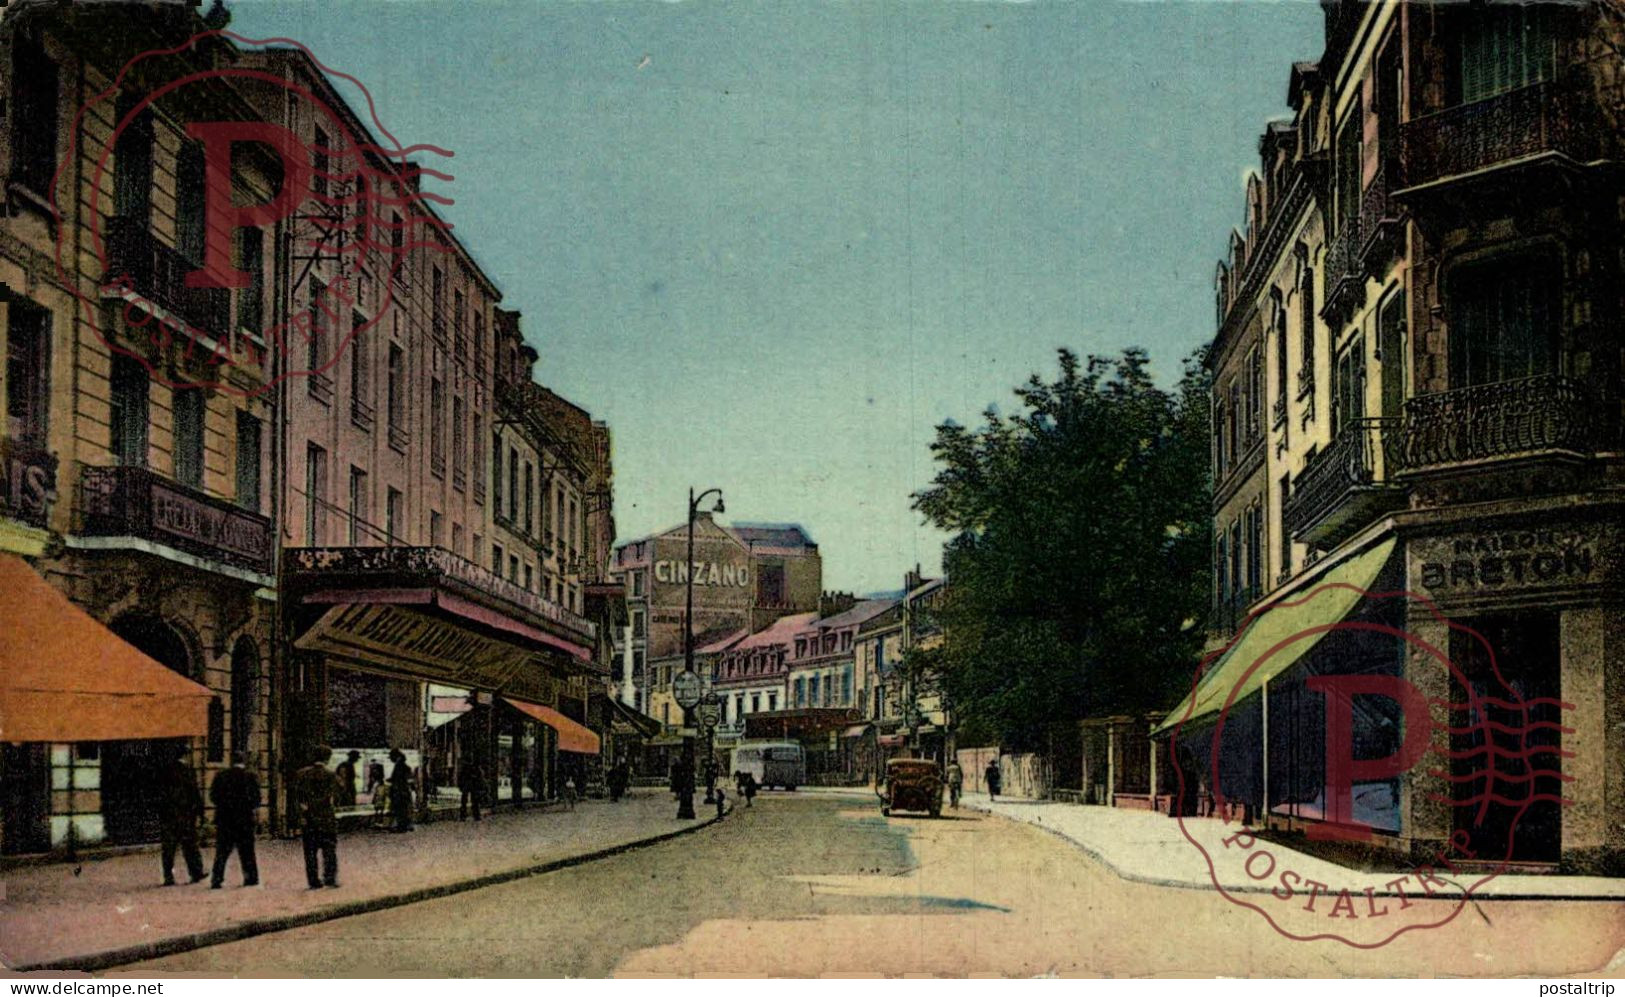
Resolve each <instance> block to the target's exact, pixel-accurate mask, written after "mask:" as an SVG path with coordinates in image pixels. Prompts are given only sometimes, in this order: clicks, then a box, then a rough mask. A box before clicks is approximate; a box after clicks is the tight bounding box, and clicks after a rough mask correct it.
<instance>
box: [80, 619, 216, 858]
mask: <svg viewBox="0 0 1625 997" xmlns="http://www.w3.org/2000/svg"><path fill="white" fill-rule="evenodd" d="M109 629H111V630H112V631H113V633H115V634H117V635H118V636H119V637H120V638H121V639H122V640H124V641H126V642H128V643H129V644H130V646H132V647H134V648H135V649H136V650H138V651H140V652H141V653H143V654H145V655H146V656H147V657H149V658H151V659H153V660H154V661H157V662H158V663H160V664H162V665H164V666H165V667H167V668H170V669H172V670H174V671H176V672H179V673H180V674H182V675H185V676H186V677H187V678H189V679H194V680H196V679H197V678H198V676H199V672H200V667H199V662H200V660H201V659H200V658H199V657H198V656H197V655H195V654H193V653H192V651H191V649H190V648H189V646H188V645H187V642H186V639H185V638H184V637H182V636H181V634H180V632H179V631H177V630H176V629H175V628H174V627H173V626H171V625H170V624H168V623H165V622H164V621H163V620H161V619H159V618H158V617H157V616H154V615H151V614H147V613H129V614H126V615H124V616H121V617H119V618H118V619H117V620H114V621H113V624H112V626H111V627H110V628H109ZM185 747H186V739H185V738H169V739H162V740H141V741H108V742H107V743H106V744H105V745H104V746H103V748H102V766H101V780H100V781H101V797H102V826H103V832H104V833H105V834H106V837H107V840H108V841H110V842H112V843H113V844H132V843H136V842H143V841H152V840H154V839H156V838H157V837H158V812H157V807H156V799H155V796H156V794H155V793H154V792H153V791H152V790H153V787H154V786H155V785H156V784H157V779H158V776H159V774H160V772H161V771H162V768H163V766H165V765H167V764H168V763H169V762H170V761H171V760H173V759H174V757H175V755H176V753H177V752H179V751H181V750H183V749H184V748H185Z"/></svg>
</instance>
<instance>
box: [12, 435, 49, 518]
mask: <svg viewBox="0 0 1625 997" xmlns="http://www.w3.org/2000/svg"><path fill="white" fill-rule="evenodd" d="M56 465H57V459H56V455H55V454H53V453H50V452H49V451H47V450H45V449H43V448H41V447H37V446H32V445H29V444H25V443H19V442H17V441H16V440H10V439H7V440H0V515H4V516H6V517H7V518H8V519H14V520H17V521H18V522H21V523H27V524H28V525H30V526H37V527H40V528H41V529H44V528H46V526H47V524H48V523H49V521H50V517H51V505H52V503H54V502H55V501H56Z"/></svg>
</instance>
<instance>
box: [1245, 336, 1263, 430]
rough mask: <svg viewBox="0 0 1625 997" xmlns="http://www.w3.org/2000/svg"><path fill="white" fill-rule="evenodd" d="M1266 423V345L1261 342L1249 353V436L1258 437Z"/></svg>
mask: <svg viewBox="0 0 1625 997" xmlns="http://www.w3.org/2000/svg"><path fill="white" fill-rule="evenodd" d="M1263 424H1264V347H1263V344H1262V343H1260V344H1259V345H1258V346H1255V347H1253V348H1252V350H1250V351H1249V352H1248V354H1247V438H1248V439H1249V440H1256V439H1258V437H1259V435H1260V434H1261V433H1262V432H1263V428H1264V426H1263Z"/></svg>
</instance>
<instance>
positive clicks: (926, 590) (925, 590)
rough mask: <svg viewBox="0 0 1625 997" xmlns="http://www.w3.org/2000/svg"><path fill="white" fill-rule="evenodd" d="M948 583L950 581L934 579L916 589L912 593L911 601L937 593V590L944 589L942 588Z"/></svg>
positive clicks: (909, 595) (910, 594) (910, 595)
mask: <svg viewBox="0 0 1625 997" xmlns="http://www.w3.org/2000/svg"><path fill="white" fill-rule="evenodd" d="M947 583H948V579H946V578H933V579H931V580H930V581H928V582H924V583H922V584H921V585H920V587H919V588H916V589H915V590H914V591H912V592H910V593H909V594H908V597H909V598H910V599H918V598H919V597H920V596H922V595H928V594H930V593H932V592H935V591H936V590H937V589H939V588H942V586H944V585H946V584H947Z"/></svg>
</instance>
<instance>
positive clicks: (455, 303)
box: [451, 291, 468, 357]
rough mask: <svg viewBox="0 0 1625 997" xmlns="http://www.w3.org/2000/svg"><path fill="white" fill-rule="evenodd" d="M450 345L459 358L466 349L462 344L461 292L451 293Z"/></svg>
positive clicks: (465, 345)
mask: <svg viewBox="0 0 1625 997" xmlns="http://www.w3.org/2000/svg"><path fill="white" fill-rule="evenodd" d="M451 337H452V341H451V345H452V349H453V350H455V351H456V352H457V355H458V356H459V357H460V356H462V355H463V354H464V352H465V351H466V350H467V348H468V344H466V343H465V342H463V292H462V291H453V292H451Z"/></svg>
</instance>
